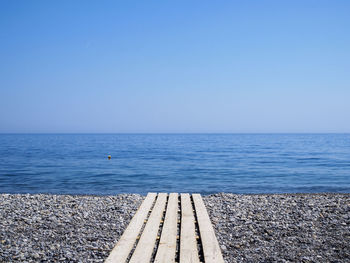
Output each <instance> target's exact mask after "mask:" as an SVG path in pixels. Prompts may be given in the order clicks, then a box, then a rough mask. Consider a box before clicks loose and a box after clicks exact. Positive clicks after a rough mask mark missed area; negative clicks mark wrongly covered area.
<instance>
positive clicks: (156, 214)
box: [129, 193, 167, 263]
mask: <svg viewBox="0 0 350 263" xmlns="http://www.w3.org/2000/svg"><path fill="white" fill-rule="evenodd" d="M166 199H167V194H165V193H160V194H158V198H157V201H156V204H155V205H154V208H153V210H152V213H151V215H150V217H149V219H148V221H147V224H146V226H145V229H144V230H143V233H142V235H141V238H140V240H139V242H138V244H137V246H136V249H135V251H134V253H133V255H132V257H131V259H130V261H129V262H130V263H144V262H150V260H151V257H152V253H153V249H154V245H155V242H156V239H157V234H158V230H159V225H160V221H161V219H162V216H163V212H164V210H165V204H166V201H167V200H166Z"/></svg>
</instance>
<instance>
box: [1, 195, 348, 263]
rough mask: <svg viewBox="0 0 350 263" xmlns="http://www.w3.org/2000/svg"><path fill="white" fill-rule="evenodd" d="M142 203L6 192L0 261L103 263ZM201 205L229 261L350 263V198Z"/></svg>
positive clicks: (233, 198) (237, 198)
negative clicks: (205, 209) (207, 214)
mask: <svg viewBox="0 0 350 263" xmlns="http://www.w3.org/2000/svg"><path fill="white" fill-rule="evenodd" d="M143 199H144V196H141V195H137V194H121V195H116V196H83V195H76V196H73V195H46V194H35V195H30V194H0V262H103V261H104V260H105V259H106V257H107V256H108V254H109V252H110V251H111V249H112V248H113V247H114V245H115V243H116V241H117V240H118V239H119V237H120V236H121V235H122V233H123V231H124V229H125V228H126V226H127V225H128V223H129V221H130V220H131V218H132V216H133V215H134V213H135V212H136V210H137V208H138V207H139V205H140V204H141V202H142V200H143ZM203 200H204V203H205V205H206V207H207V210H208V213H209V216H210V218H211V221H212V224H213V226H214V228H215V231H216V236H217V238H218V241H219V244H220V247H221V250H222V253H223V256H224V259H225V262H350V194H268V195H235V194H225V193H220V194H214V195H208V196H203Z"/></svg>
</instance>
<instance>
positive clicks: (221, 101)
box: [0, 0, 350, 132]
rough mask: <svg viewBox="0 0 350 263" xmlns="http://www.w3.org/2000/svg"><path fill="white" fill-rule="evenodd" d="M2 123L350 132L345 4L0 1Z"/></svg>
mask: <svg viewBox="0 0 350 263" xmlns="http://www.w3.org/2000/svg"><path fill="white" fill-rule="evenodd" d="M0 59H1V63H0V132H350V1H337V0H333V1H322V0H315V1H308V0H303V1H296V0H293V1H188V0H186V1H86V0H84V1H77V0H74V1H70V0H69V1H61V0H60V1H58V0H57V1H37V0H33V1H24V0H22V1H19V0H18V1H14V0H1V1H0Z"/></svg>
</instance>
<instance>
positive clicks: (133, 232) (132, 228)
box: [105, 193, 157, 263]
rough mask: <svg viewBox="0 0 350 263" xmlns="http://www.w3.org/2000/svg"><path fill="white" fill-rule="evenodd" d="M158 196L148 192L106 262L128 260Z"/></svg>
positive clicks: (117, 262) (119, 262)
mask: <svg viewBox="0 0 350 263" xmlns="http://www.w3.org/2000/svg"><path fill="white" fill-rule="evenodd" d="M156 196H157V194H156V193H148V194H147V196H146V198H145V200H144V201H143V202H142V204H141V206H140V207H139V209H138V210H137V212H136V213H135V215H134V217H133V218H132V219H131V221H130V223H129V225H128V227H127V228H126V230H125V231H124V234H123V235H122V236H121V238H120V239H119V241H118V243H117V244H116V245H115V247H114V248H113V250H112V252H111V253H110V254H109V256H108V258H107V259H106V261H105V263H123V262H126V260H127V258H128V256H129V254H130V251H131V250H132V248H133V246H134V244H135V242H136V238H137V236H138V235H139V234H140V231H141V228H142V225H143V223H144V221H145V219H146V218H147V215H148V212H149V210H150V209H151V207H152V204H153V202H154V200H155V198H156Z"/></svg>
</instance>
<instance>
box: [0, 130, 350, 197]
mask: <svg viewBox="0 0 350 263" xmlns="http://www.w3.org/2000/svg"><path fill="white" fill-rule="evenodd" d="M108 155H111V156H112V159H111V160H108V159H107V156H108ZM149 191H157V192H160V191H164V192H172V191H174V192H199V193H202V194H208V193H215V192H232V193H290V192H308V193H311V192H342V193H349V192H350V134H184V135H180V134H154V135H151V134H148V135H141V134H50V135H48V134H43V135H39V134H36V135H32V134H31V135H22V134H21V135H15V134H13V135H7V134H2V135H0V192H2V193H59V194H62V193H69V194H103V195H104V194H117V193H141V194H145V193H146V192H149Z"/></svg>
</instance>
